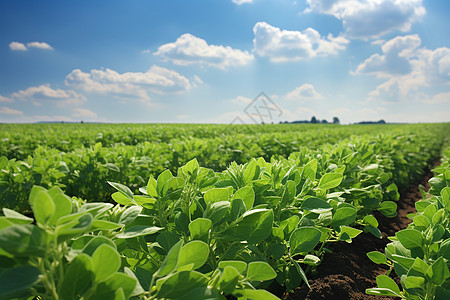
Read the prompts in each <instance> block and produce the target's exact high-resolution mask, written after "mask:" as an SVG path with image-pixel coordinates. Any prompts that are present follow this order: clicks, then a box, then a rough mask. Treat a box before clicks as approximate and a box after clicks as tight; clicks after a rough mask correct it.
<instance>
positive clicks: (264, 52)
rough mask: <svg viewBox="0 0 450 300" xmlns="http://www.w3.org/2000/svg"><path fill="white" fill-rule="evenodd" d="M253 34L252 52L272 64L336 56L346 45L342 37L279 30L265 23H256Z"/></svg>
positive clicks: (306, 31) (309, 31)
mask: <svg viewBox="0 0 450 300" xmlns="http://www.w3.org/2000/svg"><path fill="white" fill-rule="evenodd" d="M253 33H254V35H255V38H254V39H253V51H254V52H255V53H256V54H258V55H259V56H266V57H269V58H270V60H271V61H273V62H284V61H293V60H294V61H295V60H301V59H308V58H312V57H316V56H327V55H331V54H337V52H338V51H339V50H343V49H345V45H346V44H348V40H347V39H345V38H344V37H342V36H338V37H333V36H332V35H331V34H329V35H328V36H327V37H326V38H324V37H321V36H320V33H319V32H318V31H316V30H315V29H313V28H307V29H305V30H303V31H289V30H281V29H280V28H278V27H274V26H272V25H269V24H267V23H266V22H258V23H256V24H255V26H254V27H253Z"/></svg>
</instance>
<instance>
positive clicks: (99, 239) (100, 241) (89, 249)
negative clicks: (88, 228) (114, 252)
mask: <svg viewBox="0 0 450 300" xmlns="http://www.w3.org/2000/svg"><path fill="white" fill-rule="evenodd" d="M101 245H109V246H111V247H113V248H115V247H116V244H115V243H114V242H113V241H112V240H110V239H109V238H107V237H105V236H101V235H100V236H96V237H94V238H93V239H91V240H90V241H89V242H88V243H87V244H86V246H84V248H83V251H82V252H83V253H86V254H87V255H89V256H92V255H93V254H94V252H95V250H97V248H98V247H100V246H101ZM72 247H73V246H72Z"/></svg>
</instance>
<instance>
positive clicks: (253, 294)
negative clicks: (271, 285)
mask: <svg viewBox="0 0 450 300" xmlns="http://www.w3.org/2000/svg"><path fill="white" fill-rule="evenodd" d="M239 292H240V293H241V294H242V295H243V296H244V297H246V298H247V299H249V300H279V299H280V298H278V297H277V296H275V295H274V294H271V293H270V292H268V291H266V290H250V289H245V290H242V291H239Z"/></svg>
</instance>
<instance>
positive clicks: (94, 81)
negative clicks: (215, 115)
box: [65, 66, 192, 100]
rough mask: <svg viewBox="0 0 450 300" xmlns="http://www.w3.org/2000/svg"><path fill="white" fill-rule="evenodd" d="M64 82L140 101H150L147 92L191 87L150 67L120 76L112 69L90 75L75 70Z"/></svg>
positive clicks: (166, 71) (173, 74)
mask: <svg viewBox="0 0 450 300" xmlns="http://www.w3.org/2000/svg"><path fill="white" fill-rule="evenodd" d="M65 83H66V85H67V86H70V87H73V88H76V89H81V90H83V91H86V92H96V93H101V94H113V95H115V96H119V97H125V98H127V97H131V98H137V99H140V100H150V96H149V92H153V93H157V94H165V93H178V92H184V91H187V90H189V89H190V88H191V87H192V84H191V82H190V81H189V80H188V79H187V78H186V77H184V76H182V75H180V74H179V73H177V72H175V71H172V70H169V69H166V68H162V67H158V66H152V67H151V68H150V69H149V70H148V71H147V72H126V73H122V74H121V73H118V72H116V71H114V70H111V69H104V70H103V69H102V70H96V69H93V70H91V71H90V73H85V72H83V71H81V70H79V69H76V70H73V71H72V72H71V73H70V74H69V75H67V76H66V79H65Z"/></svg>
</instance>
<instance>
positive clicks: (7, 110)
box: [0, 106, 23, 115]
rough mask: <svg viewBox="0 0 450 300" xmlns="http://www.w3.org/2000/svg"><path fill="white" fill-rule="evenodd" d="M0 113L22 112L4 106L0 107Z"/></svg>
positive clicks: (15, 113)
mask: <svg viewBox="0 0 450 300" xmlns="http://www.w3.org/2000/svg"><path fill="white" fill-rule="evenodd" d="M0 114H3V115H23V112H22V111H20V110H16V109H12V108H9V107H6V106H3V107H2V108H0Z"/></svg>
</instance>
